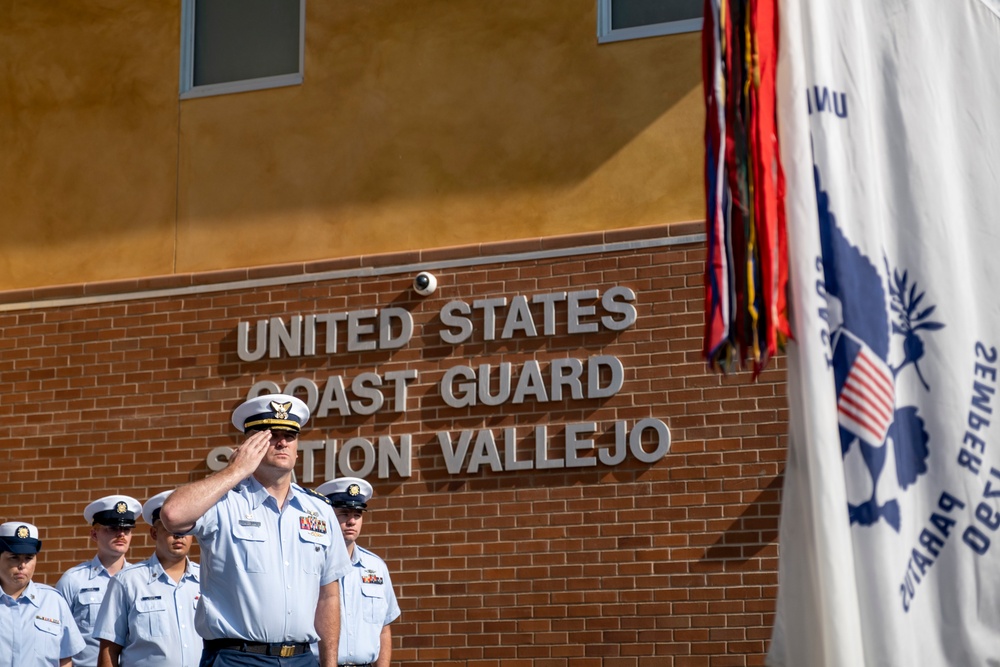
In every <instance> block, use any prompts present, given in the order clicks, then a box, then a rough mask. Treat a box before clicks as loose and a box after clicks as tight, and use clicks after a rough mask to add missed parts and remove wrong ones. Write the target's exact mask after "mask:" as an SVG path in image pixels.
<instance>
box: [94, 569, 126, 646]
mask: <svg viewBox="0 0 1000 667" xmlns="http://www.w3.org/2000/svg"><path fill="white" fill-rule="evenodd" d="M128 617H129V601H128V590H127V589H126V587H125V586H124V585H123V584H122V583H121V582H120V581H118V578H117V577H112V578H111V581H109V582H108V588H107V590H106V591H105V592H104V601H103V602H102V603H101V610H100V611H99V612H97V619H96V620H95V621H94V632H93V636H94V638H95V639H107V640H108V641H111V642H114V643H115V644H118V645H119V646H126V645H127V642H128Z"/></svg>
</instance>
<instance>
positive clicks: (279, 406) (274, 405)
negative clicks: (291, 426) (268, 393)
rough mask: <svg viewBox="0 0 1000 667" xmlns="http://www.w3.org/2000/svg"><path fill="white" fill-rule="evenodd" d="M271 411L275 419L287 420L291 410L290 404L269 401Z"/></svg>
mask: <svg viewBox="0 0 1000 667" xmlns="http://www.w3.org/2000/svg"><path fill="white" fill-rule="evenodd" d="M271 409H272V410H274V418H275V419H288V411H289V410H291V409H292V402H291V401H289V402H287V403H278V402H277V401H271Z"/></svg>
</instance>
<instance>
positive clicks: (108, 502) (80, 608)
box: [56, 495, 142, 667]
mask: <svg viewBox="0 0 1000 667" xmlns="http://www.w3.org/2000/svg"><path fill="white" fill-rule="evenodd" d="M141 511H142V503H140V502H139V501H138V500H136V499H135V498H133V497H131V496H122V495H113V496H105V497H103V498H99V499H97V500H95V501H94V502H92V503H90V504H89V505H87V507H86V508H85V509H84V510H83V518H84V520H85V521H86V522H87V523H88V524H90V539H92V540H93V541H94V542H96V543H97V555H96V556H94V557H93V558H92V559H91V560H89V561H87V562H85V563H80V564H79V565H76V566H74V567H71V568H70V569H68V570H66V573H65V574H63V576H62V578H60V579H59V581H58V582H56V590H58V591H59V593H60V594H61V595H62V596H63V598H64V599H65V600H66V602H67V603H69V608H70V609H71V610H73V618H75V619H76V625H77V627H79V628H80V634H82V635H83V639H84V641H86V642H87V648H85V649H84V650H83V652H82V653H80V654H79V655H76V656H74V657H73V665H75V667H97V649H98V646H99V643H100V642H98V641H97V639H95V638H94V636H93V632H94V620H95V619H96V618H97V612H98V611H100V609H101V602H102V601H103V600H104V592H105V591H106V590H107V588H108V582H109V581H111V578H112V577H113V576H115V575H116V574H118V572H120V571H121V569H122V568H123V567H125V566H126V565H128V562H127V561H126V560H125V556H126V555H127V554H128V549H129V546H130V545H131V544H132V529H133V528H134V527H135V519H136V517H137V516H139V513H140V512H141Z"/></svg>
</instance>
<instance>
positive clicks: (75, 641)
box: [55, 595, 87, 660]
mask: <svg viewBox="0 0 1000 667" xmlns="http://www.w3.org/2000/svg"><path fill="white" fill-rule="evenodd" d="M55 597H56V604H58V605H59V617H60V618H61V619H65V620H64V622H63V624H62V627H63V632H62V637H61V638H60V641H59V659H60V660H63V659H65V658H72V657H73V656H74V655H76V654H77V653H79V652H80V651H82V650H83V649H85V648H86V647H87V642H86V641H84V639H83V635H81V634H80V629H79V628H78V627H76V621H75V620H74V619H73V612H72V611H70V609H69V605H68V604H66V600H64V599H63V598H62V597H60V596H58V595H57V596H55Z"/></svg>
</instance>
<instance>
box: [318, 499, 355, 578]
mask: <svg viewBox="0 0 1000 667" xmlns="http://www.w3.org/2000/svg"><path fill="white" fill-rule="evenodd" d="M324 516H325V517H326V521H327V524H326V525H327V526H328V527H329V528H328V530H329V531H330V548H329V549H327V551H326V563H325V564H324V566H323V574H322V576H321V577H320V580H319V583H320V585H321V586H326V585H327V584H329V583H332V582H334V581H337V580H338V579H340V578H342V577H343V576H344V575H346V574H347V573H348V572H350V571H351V557H350V556H348V555H347V545H345V544H344V535H343V533H341V532H340V522H339V521H337V515H336V514H334V513H333V510H332V509H330V507H328V506H325V505H324Z"/></svg>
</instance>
